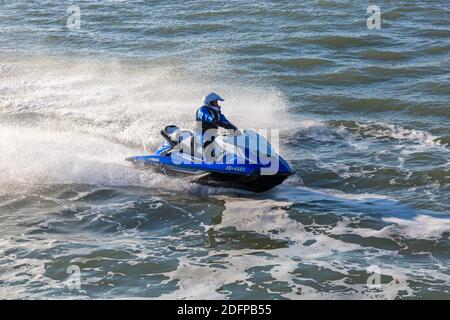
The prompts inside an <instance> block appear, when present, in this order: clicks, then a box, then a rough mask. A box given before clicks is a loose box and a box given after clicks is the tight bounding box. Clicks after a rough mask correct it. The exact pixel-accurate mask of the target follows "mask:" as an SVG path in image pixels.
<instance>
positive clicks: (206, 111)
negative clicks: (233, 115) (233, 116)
mask: <svg viewBox="0 0 450 320" xmlns="http://www.w3.org/2000/svg"><path fill="white" fill-rule="evenodd" d="M219 101H224V99H223V98H222V97H220V96H219V95H218V94H216V93H214V92H211V93H209V94H207V95H206V96H205V97H203V106H201V107H200V108H199V109H198V110H197V114H196V117H195V118H196V122H197V131H198V132H199V131H201V133H202V137H203V135H204V134H205V132H206V131H208V136H209V137H208V138H206V140H207V141H206V142H205V143H204V144H203V147H204V148H205V147H206V146H207V145H208V144H210V143H211V142H213V141H214V138H215V136H216V135H217V129H218V128H219V127H222V128H225V129H232V130H235V132H237V133H239V130H238V128H237V127H236V126H235V125H234V124H232V123H231V122H230V121H228V120H227V118H225V116H224V115H223V114H222V112H221V110H220V106H219Z"/></svg>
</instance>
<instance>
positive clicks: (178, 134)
mask: <svg viewBox="0 0 450 320" xmlns="http://www.w3.org/2000/svg"><path fill="white" fill-rule="evenodd" d="M161 135H162V136H163V137H164V139H166V141H167V142H168V143H169V144H170V146H171V149H173V148H174V147H175V146H176V145H178V144H179V143H181V142H182V141H184V140H186V141H189V140H190V141H189V143H190V149H191V155H194V147H195V138H194V133H193V132H192V131H190V130H181V129H180V128H179V127H177V126H175V125H168V126H166V127H165V128H164V130H161ZM188 139H189V140H188ZM180 152H183V150H181V151H180Z"/></svg>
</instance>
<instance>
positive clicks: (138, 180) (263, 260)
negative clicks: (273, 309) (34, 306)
mask: <svg viewBox="0 0 450 320" xmlns="http://www.w3.org/2000/svg"><path fill="white" fill-rule="evenodd" d="M369 4H373V3H369V2H366V1H356V0H355V1H322V0H319V1H305V2H291V1H277V2H276V3H275V2H274V3H272V2H268V1H259V2H255V3H247V2H244V1H191V2H189V3H186V2H182V1H170V2H167V1H96V2H94V1H77V2H76V3H74V2H71V1H68V2H65V1H7V0H5V1H0V150H1V152H0V244H1V245H0V297H2V298H69V297H78V298H201V299H203V298H205V299H206V298H208V299H223V298H229V299H234V298H245V299H255V298H258V299H273V298H276V299H283V298H288V299H303V298H325V299H330V298H378V299H394V298H439V299H448V298H450V285H449V283H450V270H449V265H450V264H449V259H450V239H449V235H450V202H449V201H448V198H449V196H450V173H449V169H450V150H449V146H448V144H449V143H450V111H449V110H450V109H449V96H450V89H449V88H450V78H449V71H450V54H449V52H450V42H449V40H448V39H449V35H450V18H449V17H450V14H449V8H448V6H447V5H446V4H444V3H440V2H438V1H396V2H395V3H394V2H392V1H380V2H379V3H378V6H379V7H380V9H381V29H375V30H370V29H368V28H367V25H366V19H367V18H368V17H369V16H370V14H368V13H367V12H366V10H367V6H368V5H369ZM70 5H78V6H79V9H80V14H81V15H80V29H71V28H68V22H69V24H70V21H72V20H71V13H70V12H67V9H68V7H69V6H70ZM209 91H216V92H218V93H219V94H220V95H222V96H224V97H225V100H226V101H225V102H224V103H223V110H224V113H225V114H226V115H227V117H228V118H229V119H230V120H231V121H233V122H234V123H236V124H237V125H238V126H239V127H241V128H275V129H280V130H281V131H280V133H281V135H280V143H281V145H280V146H279V148H280V152H281V154H282V155H283V156H284V157H285V158H286V159H287V160H288V161H289V162H290V163H291V164H292V166H293V167H294V169H295V170H296V172H297V175H296V176H295V177H292V178H291V179H289V180H288V181H286V182H285V183H284V184H282V185H281V186H279V187H277V188H275V189H273V190H272V191H269V192H267V193H264V194H259V195H254V194H249V193H243V192H240V191H237V190H232V189H215V188H210V187H205V186H198V185H195V184H191V183H189V182H188V181H186V180H183V179H172V178H168V177H166V176H164V175H161V174H158V173H155V172H151V171H140V170H137V169H134V168H133V167H131V166H129V164H128V163H127V162H125V161H124V159H125V157H127V156H130V155H135V154H142V153H144V152H149V151H151V150H153V149H154V148H156V147H157V146H158V145H159V143H161V137H160V136H159V131H160V130H161V128H162V127H163V126H164V125H166V124H169V123H175V124H178V125H180V126H182V127H185V128H191V127H192V126H193V117H194V113H195V110H196V108H197V107H198V106H199V105H200V103H201V97H202V96H203V95H204V94H205V93H207V92H209ZM371 266H372V267H371ZM74 268H75V269H76V270H78V271H79V280H80V282H79V286H75V287H74V286H73V283H77V282H76V281H75V282H73V280H74V278H72V277H71V272H72V271H71V270H75V269H74ZM77 268H78V269H77ZM374 268H375V269H374ZM371 270H372V271H371ZM373 270H378V271H377V272H375V274H374V273H373ZM378 272H379V273H380V276H379V280H380V285H379V286H374V285H373V284H374V283H373V282H371V279H374V278H373V276H375V277H377V276H378ZM77 274H78V273H77ZM371 277H372V278H371ZM71 281H72V282H71ZM368 281H369V282H368ZM71 284H72V285H71ZM368 284H372V285H371V286H369V285H368ZM375 284H376V283H375Z"/></svg>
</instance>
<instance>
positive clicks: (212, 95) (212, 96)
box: [203, 92, 225, 106]
mask: <svg viewBox="0 0 450 320" xmlns="http://www.w3.org/2000/svg"><path fill="white" fill-rule="evenodd" d="M213 101H225V100H224V99H223V98H222V97H221V96H219V95H218V94H217V93H214V92H211V93H209V94H207V95H206V96H204V97H203V104H205V105H207V106H210V105H211V102H213Z"/></svg>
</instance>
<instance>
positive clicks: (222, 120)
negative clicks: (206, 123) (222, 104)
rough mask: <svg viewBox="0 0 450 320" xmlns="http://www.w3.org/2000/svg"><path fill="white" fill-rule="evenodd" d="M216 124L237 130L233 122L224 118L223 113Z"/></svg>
mask: <svg viewBox="0 0 450 320" xmlns="http://www.w3.org/2000/svg"><path fill="white" fill-rule="evenodd" d="M218 125H219V126H221V127H222V128H225V129H232V130H237V127H236V126H235V125H234V124H232V123H231V122H230V121H228V119H227V118H225V116H224V115H223V114H220V120H219V123H218Z"/></svg>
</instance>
